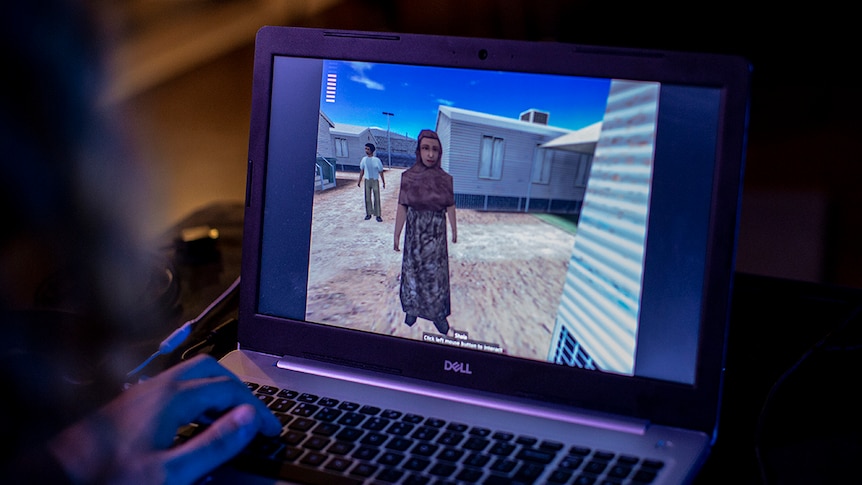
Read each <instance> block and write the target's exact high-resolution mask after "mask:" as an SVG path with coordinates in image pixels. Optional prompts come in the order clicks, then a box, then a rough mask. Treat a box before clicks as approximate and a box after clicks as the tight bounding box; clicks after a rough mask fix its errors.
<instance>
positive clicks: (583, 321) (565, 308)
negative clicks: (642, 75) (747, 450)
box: [549, 81, 659, 374]
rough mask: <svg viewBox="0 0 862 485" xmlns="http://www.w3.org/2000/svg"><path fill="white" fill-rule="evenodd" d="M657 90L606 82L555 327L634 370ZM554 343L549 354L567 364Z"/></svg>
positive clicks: (606, 360) (602, 360)
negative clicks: (601, 117)
mask: <svg viewBox="0 0 862 485" xmlns="http://www.w3.org/2000/svg"><path fill="white" fill-rule="evenodd" d="M658 96H659V85H658V84H652V83H635V82H629V81H613V82H612V83H611V88H610V93H609V94H608V105H607V108H606V111H605V118H604V124H603V125H602V131H601V135H600V136H599V141H598V145H597V146H596V153H595V156H594V158H593V163H592V168H591V171H590V177H589V181H588V182H587V192H586V195H585V197H584V205H583V209H582V212H581V216H580V222H579V224H578V234H577V236H576V238H575V245H574V249H573V251H572V257H571V260H570V261H569V269H568V274H567V276H566V283H565V287H564V290H563V296H562V299H561V303H560V307H559V312H558V315H557V323H556V326H557V329H556V330H555V332H554V334H555V336H557V338H559V336H560V335H566V334H570V335H571V337H572V338H574V340H575V341H576V342H577V343H578V344H579V345H580V347H582V348H583V349H584V351H585V352H586V353H587V354H588V355H589V356H590V357H591V358H592V360H593V363H594V364H595V365H596V366H597V367H598V368H599V369H602V370H605V371H611V372H618V373H622V374H632V373H633V369H634V356H635V342H636V336H637V322H638V311H639V302H640V295H641V276H642V273H643V259H644V243H645V240H646V230H647V214H648V203H649V192H650V180H651V177H652V164H653V148H654V139H655V136H654V135H655V129H656V117H657V113H658ZM560 327H565V331H562V329H561V328H560ZM557 347H558V342H554V343H553V345H552V346H551V354H552V355H550V356H549V357H551V359H552V360H553V361H555V362H559V363H565V362H564V361H565V359H564V358H563V357H562V356H560V355H554V354H555V351H554V349H556V348H557Z"/></svg>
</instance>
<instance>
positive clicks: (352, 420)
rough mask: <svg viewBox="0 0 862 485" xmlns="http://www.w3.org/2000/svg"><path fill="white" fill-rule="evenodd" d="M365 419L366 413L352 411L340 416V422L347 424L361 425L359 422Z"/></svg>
mask: <svg viewBox="0 0 862 485" xmlns="http://www.w3.org/2000/svg"><path fill="white" fill-rule="evenodd" d="M364 420H365V415H363V414H359V413H355V412H352V411H351V412H348V413H347V414H345V415H344V416H342V417H341V418H339V419H338V424H343V425H345V426H359V424H360V423H362V421H364Z"/></svg>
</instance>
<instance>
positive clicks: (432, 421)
mask: <svg viewBox="0 0 862 485" xmlns="http://www.w3.org/2000/svg"><path fill="white" fill-rule="evenodd" d="M445 425H446V421H444V420H442V419H439V418H428V419H426V420H425V426H430V427H432V428H442V427H443V426H445Z"/></svg>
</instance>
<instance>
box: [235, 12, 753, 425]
mask: <svg viewBox="0 0 862 485" xmlns="http://www.w3.org/2000/svg"><path fill="white" fill-rule="evenodd" d="M256 45H257V48H256V54H255V56H256V57H255V68H254V90H253V105H252V118H251V131H250V133H251V136H250V141H249V180H248V184H249V187H250V188H251V187H254V188H257V190H251V189H250V190H249V191H248V197H247V201H246V204H247V207H246V215H245V233H244V244H243V274H242V281H243V285H242V288H241V303H240V321H241V324H240V334H239V335H240V343H241V347H242V348H244V349H249V350H256V351H261V352H265V353H270V354H275V355H284V354H291V355H297V356H301V357H306V358H317V359H322V360H326V361H329V362H336V361H337V362H341V363H344V364H348V365H355V366H357V367H362V368H366V369H376V370H379V371H381V372H387V373H391V374H396V375H402V376H405V377H412V378H419V379H424V380H429V381H433V382H439V383H444V384H450V385H456V386H466V387H470V388H475V389H479V390H482V391H490V392H499V393H502V394H507V395H513V396H518V397H526V398H532V399H537V400H541V401H546V402H554V403H559V404H565V405H572V406H581V407H585V408H589V409H598V410H601V411H603V412H611V413H617V414H623V415H626V416H631V417H635V418H643V419H651V420H653V421H654V422H658V423H662V424H668V425H674V426H680V427H685V428H694V429H701V430H704V431H707V432H708V431H711V430H713V429H714V426H715V422H716V418H717V403H718V400H719V396H720V384H721V374H722V373H721V370H722V366H723V356H724V341H725V331H726V324H727V318H728V313H729V298H730V287H731V285H730V282H731V280H732V276H733V263H734V261H733V250H732V249H733V248H734V247H735V238H736V223H737V222H736V221H737V219H738V205H739V196H740V190H739V187H740V183H741V172H742V160H743V152H744V134H745V124H746V118H747V89H748V85H747V83H748V66H747V63H745V62H744V60H741V59H738V58H733V57H725V56H715V55H709V56H703V55H693V54H686V53H669V52H645V51H633V50H620V49H612V50H611V49H601V48H594V47H583V46H573V45H566V44H547V43H542V44H538V43H530V42H516V41H500V40H487V39H465V38H459V39H452V38H443V37H436V36H422V35H404V34H369V33H363V32H328V31H322V30H314V29H297V28H272V27H267V28H264V29H262V30H261V31H260V32H259V34H258V38H257V44H256ZM483 49H484V50H485V52H486V57H485V58H484V59H483V58H481V56H477V55H476V53H477V52H480V51H481V50H483ZM416 52H422V56H421V57H422V61H421V63H422V64H424V65H432V66H433V65H439V66H446V67H453V66H454V67H466V68H473V69H498V70H516V71H524V72H543V73H549V74H564V75H578V76H591V77H605V78H622V79H636V80H644V81H654V82H659V83H663V84H668V85H674V84H676V85H686V86H701V87H709V88H714V89H717V90H718V91H719V92H720V96H719V98H720V101H719V117H718V126H719V128H720V129H719V130H718V138H717V140H716V146H717V150H716V163H715V167H714V170H713V173H712V177H713V183H712V187H711V197H712V201H711V204H710V205H709V209H708V211H709V217H708V221H707V222H706V224H707V227H706V228H705V232H704V234H705V236H706V246H705V248H704V249H705V250H704V254H703V257H704V258H705V261H706V265H705V268H706V270H705V272H704V275H703V278H702V284H701V287H702V288H703V291H702V295H701V305H700V308H699V312H700V315H701V317H702V320H701V327H700V329H699V344H698V354H699V355H700V358H699V360H698V362H699V365H698V368H697V369H696V371H695V382H694V384H693V385H688V384H680V383H675V382H670V381H663V380H657V379H650V378H641V377H630V376H620V375H615V374H611V373H605V372H595V371H582V370H579V369H575V368H570V367H563V366H558V365H555V364H550V363H543V362H538V361H525V360H524V359H516V360H517V362H513V359H512V358H511V357H506V356H500V355H494V354H490V353H477V352H475V351H469V350H462V349H458V348H448V347H445V348H444V347H442V346H435V345H432V344H426V343H423V342H417V341H410V340H405V339H399V338H395V337H386V336H379V335H374V334H367V333H364V332H359V331H355V330H347V329H342V328H338V327H332V326H326V325H319V324H311V323H306V322H302V321H297V320H290V319H284V318H277V317H273V316H267V315H263V314H260V313H258V308H257V307H258V304H257V303H258V297H259V292H260V288H259V284H260V281H259V275H260V266H261V264H262V262H261V246H260V244H261V243H260V241H261V240H262V232H263V229H264V226H263V222H264V212H265V204H264V202H265V197H266V194H265V191H264V190H261V188H263V187H264V183H265V176H266V174H267V171H268V170H270V167H268V166H267V163H266V162H267V153H268V147H269V142H270V140H269V136H268V132H269V124H270V121H271V118H270V117H271V115H272V111H271V107H270V96H271V94H272V90H271V88H272V86H271V79H272V76H273V59H274V56H276V55H287V56H291V57H300V58H308V59H343V60H362V61H374V62H387V63H413V64H416V60H415V53H416ZM548 59H554V60H555V61H556V62H547V60H548ZM306 89H310V88H309V87H302V86H297V89H296V90H295V91H296V92H303V93H304V92H307V91H306ZM314 89H317V90H319V84H317V85H315V86H314ZM315 126H316V125H315ZM672 148H673V147H670V148H669V149H672ZM656 149H657V150H662V149H664V148H663V147H661V146H657V148H656ZM656 171H657V173H656V174H655V177H657V178H658V181H659V183H661V181H662V179H664V178H665V175H663V174H662V173H661V167H659V166H657V167H656ZM667 180H668V181H669V180H670V179H669V178H668V179H667ZM296 183H298V184H301V183H302V181H301V180H297V182H296ZM293 189H295V188H291V187H286V188H285V189H284V190H293ZM662 194H666V195H667V199H666V200H664V201H663V202H661V203H662V204H680V203H685V201H686V200H685V199H686V197H689V196H690V195H686V194H685V193H684V192H683V191H676V190H674V191H671V192H669V193H668V192H662ZM653 202H654V201H653ZM653 202H651V204H653ZM309 208H310V201H309ZM309 217H310V215H309ZM296 222H297V223H300V224H301V223H302V219H301V218H297V221H296ZM306 223H307V222H306ZM651 224H652V222H651ZM670 224H672V225H677V226H678V225H679V222H673V221H672V222H670ZM677 229H679V230H680V231H684V229H685V228H684V227H682V226H680V227H678V228H677ZM299 243H301V241H299ZM648 244H651V245H664V246H667V245H670V244H673V242H672V241H668V240H667V238H665V239H655V240H653V236H650V238H649V240H648ZM307 249H308V248H307V247H305V248H303V247H302V246H301V244H300V246H299V247H294V248H293V249H292V250H297V251H303V250H306V251H307ZM652 254H653V251H652V250H650V251H649V252H648V255H647V262H646V265H647V270H646V271H645V276H644V277H645V279H649V278H653V279H654V280H656V281H652V282H651V284H649V285H645V292H647V291H650V288H653V287H655V288H674V287H675V286H677V285H679V284H680V282H681V280H680V278H679V277H678V276H676V277H675V276H674V272H672V271H670V272H664V273H660V272H657V271H654V272H650V271H649V268H650V267H653V266H655V267H658V266H659V265H662V264H668V263H670V262H671V261H668V260H667V257H666V256H665V257H663V260H659V261H650V260H649V258H651V257H652V256H651V255H652ZM299 276H301V275H297V282H298V283H297V284H301V283H299V281H300V280H301V278H299ZM687 277H689V278H690V275H688V276H687ZM644 298H653V296H652V295H648V294H645V295H644ZM705 342H710V345H704V343H705ZM368 348H379V349H381V350H383V351H382V352H378V353H375V355H374V358H373V359H370V358H369V352H368V350H367V349H368ZM399 354H400V355H410V356H411V357H410V359H399V358H397V357H396V356H397V355H399ZM477 354H479V355H477ZM405 360H406V362H405ZM447 360H448V361H450V362H470V363H471V371H472V374H471V375H465V374H463V373H453V372H449V371H446V370H445V368H444V365H443V362H444V361H447ZM560 382H565V383H566V385H565V386H562V385H560ZM584 390H586V391H584Z"/></svg>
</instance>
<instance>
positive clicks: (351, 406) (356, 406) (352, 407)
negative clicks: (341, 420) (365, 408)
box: [338, 401, 359, 411]
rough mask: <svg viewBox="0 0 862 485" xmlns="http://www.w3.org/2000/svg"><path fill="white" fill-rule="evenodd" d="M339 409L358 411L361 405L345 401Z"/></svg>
mask: <svg viewBox="0 0 862 485" xmlns="http://www.w3.org/2000/svg"><path fill="white" fill-rule="evenodd" d="M338 409H340V410H342V411H356V410H357V409H359V404H356V403H355V402H350V401H344V402H342V403H341V404H339V405H338Z"/></svg>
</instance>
